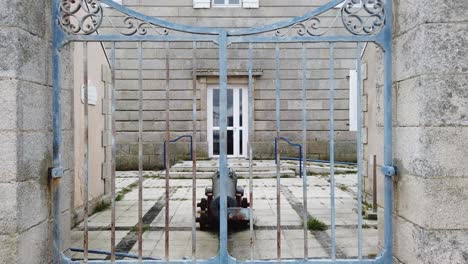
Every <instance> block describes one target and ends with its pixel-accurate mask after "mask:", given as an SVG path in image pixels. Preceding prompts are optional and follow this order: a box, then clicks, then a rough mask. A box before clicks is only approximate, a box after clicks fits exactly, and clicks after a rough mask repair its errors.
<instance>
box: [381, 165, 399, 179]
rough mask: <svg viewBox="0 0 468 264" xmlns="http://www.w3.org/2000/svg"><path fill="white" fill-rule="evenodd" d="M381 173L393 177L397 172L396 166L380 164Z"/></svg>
mask: <svg viewBox="0 0 468 264" xmlns="http://www.w3.org/2000/svg"><path fill="white" fill-rule="evenodd" d="M382 173H383V174H384V175H385V176H386V177H393V176H395V175H396V173H397V168H396V167H394V166H382Z"/></svg>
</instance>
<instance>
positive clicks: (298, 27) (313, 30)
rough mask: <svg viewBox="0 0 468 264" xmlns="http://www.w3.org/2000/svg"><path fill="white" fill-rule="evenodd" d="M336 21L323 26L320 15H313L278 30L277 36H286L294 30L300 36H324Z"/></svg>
mask: <svg viewBox="0 0 468 264" xmlns="http://www.w3.org/2000/svg"><path fill="white" fill-rule="evenodd" d="M334 23H335V22H333V23H331V24H330V25H328V26H327V27H321V24H322V21H321V20H320V18H318V17H311V18H309V19H307V20H305V21H302V22H299V23H296V24H294V25H292V26H290V27H288V28H284V29H278V30H276V34H275V35H276V36H277V37H284V36H286V35H288V34H290V33H291V32H292V31H296V33H297V35H299V36H305V35H310V36H322V35H324V34H325V33H327V32H328V31H329V30H330V28H331V27H332V26H333V24H334Z"/></svg>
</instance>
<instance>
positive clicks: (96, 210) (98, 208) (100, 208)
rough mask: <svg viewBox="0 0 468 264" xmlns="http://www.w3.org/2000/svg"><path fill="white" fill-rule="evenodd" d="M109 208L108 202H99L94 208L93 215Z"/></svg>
mask: <svg viewBox="0 0 468 264" xmlns="http://www.w3.org/2000/svg"><path fill="white" fill-rule="evenodd" d="M110 206H111V203H110V202H105V201H100V202H99V203H97V204H96V207H94V211H93V214H95V213H99V212H102V211H105V210H107V209H108V208H109V207H110Z"/></svg>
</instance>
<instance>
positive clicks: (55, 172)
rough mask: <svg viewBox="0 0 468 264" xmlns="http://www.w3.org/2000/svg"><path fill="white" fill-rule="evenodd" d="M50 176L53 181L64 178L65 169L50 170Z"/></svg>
mask: <svg viewBox="0 0 468 264" xmlns="http://www.w3.org/2000/svg"><path fill="white" fill-rule="evenodd" d="M49 176H50V177H51V178H52V179H58V178H62V177H63V168H49Z"/></svg>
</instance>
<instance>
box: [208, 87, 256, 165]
mask: <svg viewBox="0 0 468 264" xmlns="http://www.w3.org/2000/svg"><path fill="white" fill-rule="evenodd" d="M215 89H219V86H216V85H210V86H208V90H207V115H206V116H207V120H206V121H207V132H208V134H207V139H208V156H209V157H210V158H219V155H213V131H214V130H219V127H217V128H215V127H213V90H215ZM228 89H233V90H234V91H233V96H234V98H233V110H234V112H233V115H234V126H232V127H228V130H231V131H234V132H233V133H234V139H233V140H234V153H233V155H228V158H246V157H247V146H248V144H247V143H248V142H247V141H248V136H249V123H248V122H249V120H248V113H249V112H248V103H249V101H248V87H246V86H245V85H232V86H229V87H228ZM239 93H242V105H243V107H242V112H243V113H242V126H240V124H239V118H238V117H239V115H240V113H239V110H240V109H239V108H240V107H239V102H240V100H239ZM240 133H242V150H243V151H242V152H243V153H240V144H239V143H240V138H239V135H240Z"/></svg>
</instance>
